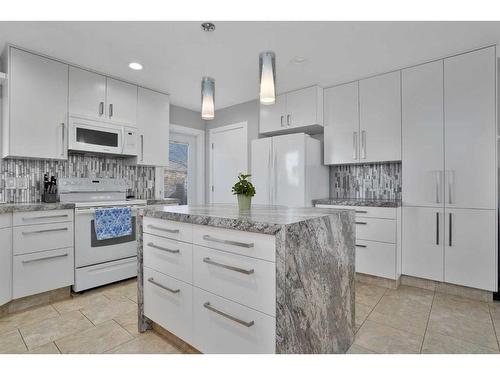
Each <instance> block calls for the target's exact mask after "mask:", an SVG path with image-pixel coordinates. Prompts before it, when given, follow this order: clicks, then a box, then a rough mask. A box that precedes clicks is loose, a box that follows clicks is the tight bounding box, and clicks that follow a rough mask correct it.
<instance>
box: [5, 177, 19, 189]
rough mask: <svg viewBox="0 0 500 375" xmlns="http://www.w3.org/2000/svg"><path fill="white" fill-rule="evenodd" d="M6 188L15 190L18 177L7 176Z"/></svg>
mask: <svg viewBox="0 0 500 375" xmlns="http://www.w3.org/2000/svg"><path fill="white" fill-rule="evenodd" d="M5 188H6V189H9V190H13V189H15V188H16V178H15V177H7V178H6V179H5Z"/></svg>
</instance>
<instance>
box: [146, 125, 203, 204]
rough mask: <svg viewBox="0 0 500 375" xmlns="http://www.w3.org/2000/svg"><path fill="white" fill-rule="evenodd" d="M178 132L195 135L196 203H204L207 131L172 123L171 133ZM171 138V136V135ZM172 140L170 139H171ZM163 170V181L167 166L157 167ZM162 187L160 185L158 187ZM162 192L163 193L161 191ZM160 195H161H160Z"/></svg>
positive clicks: (162, 189) (162, 188)
mask: <svg viewBox="0 0 500 375" xmlns="http://www.w3.org/2000/svg"><path fill="white" fill-rule="evenodd" d="M171 132H172V133H178V134H185V135H189V136H194V137H195V139H196V141H195V142H196V177H195V185H196V193H195V199H196V204H204V203H205V131H204V130H199V129H194V128H190V127H187V126H183V125H176V124H170V129H169V135H170V133H171ZM169 138H170V137H169ZM169 141H170V139H169ZM158 169H160V170H162V171H163V173H162V174H161V175H162V176H163V179H162V181H164V177H165V176H164V171H165V167H161V168H157V170H158ZM155 185H157V186H158V185H159V184H155ZM158 188H160V187H158ZM164 189H165V187H164V186H162V187H161V191H162V192H163V191H164ZM160 194H161V193H160ZM158 196H159V195H158Z"/></svg>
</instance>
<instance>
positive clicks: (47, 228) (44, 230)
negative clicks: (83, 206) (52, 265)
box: [13, 221, 74, 255]
mask: <svg viewBox="0 0 500 375" xmlns="http://www.w3.org/2000/svg"><path fill="white" fill-rule="evenodd" d="M73 233H74V232H73V222H72V221H68V222H65V223H54V224H37V225H24V226H20V227H14V230H13V238H14V255H19V254H26V253H32V252H36V251H44V250H51V249H59V248H63V247H73V241H74V234H73Z"/></svg>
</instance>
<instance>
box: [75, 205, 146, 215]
mask: <svg viewBox="0 0 500 375" xmlns="http://www.w3.org/2000/svg"><path fill="white" fill-rule="evenodd" d="M112 207H113V206H112ZM125 207H129V206H125ZM144 207H145V206H137V207H130V209H131V210H132V213H136V212H137V210H139V209H140V208H144ZM75 213H76V214H77V215H80V214H82V215H83V214H92V213H95V208H83V209H82V208H77V209H76V210H75Z"/></svg>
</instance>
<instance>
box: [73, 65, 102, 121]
mask: <svg viewBox="0 0 500 375" xmlns="http://www.w3.org/2000/svg"><path fill="white" fill-rule="evenodd" d="M105 104H106V77H105V76H102V75H100V74H96V73H93V72H89V71H88V70H84V69H79V68H75V67H73V66H70V67H69V113H70V114H71V115H80V116H86V117H93V118H99V117H103V116H104V106H105Z"/></svg>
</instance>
